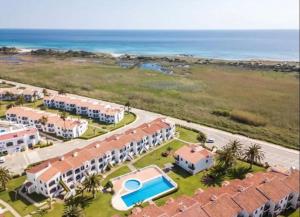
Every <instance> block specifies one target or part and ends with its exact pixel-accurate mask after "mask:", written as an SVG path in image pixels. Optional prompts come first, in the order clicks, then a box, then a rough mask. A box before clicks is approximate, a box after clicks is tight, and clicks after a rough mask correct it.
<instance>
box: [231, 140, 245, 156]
mask: <svg viewBox="0 0 300 217" xmlns="http://www.w3.org/2000/svg"><path fill="white" fill-rule="evenodd" d="M227 146H228V148H229V149H231V151H232V152H233V154H234V155H235V156H236V157H237V158H239V157H240V156H241V155H242V146H243V145H242V144H241V143H240V142H239V141H238V140H233V141H231V142H230V143H229V144H227Z"/></svg>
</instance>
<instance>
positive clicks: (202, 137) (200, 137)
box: [197, 131, 207, 145]
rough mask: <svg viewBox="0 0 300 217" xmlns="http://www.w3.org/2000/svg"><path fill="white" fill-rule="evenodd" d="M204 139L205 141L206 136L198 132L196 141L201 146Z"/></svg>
mask: <svg viewBox="0 0 300 217" xmlns="http://www.w3.org/2000/svg"><path fill="white" fill-rule="evenodd" d="M206 139H207V138H206V135H205V134H204V133H202V132H201V131H200V132H199V134H198V137H197V140H198V141H199V142H200V143H201V145H204V144H205V142H206Z"/></svg>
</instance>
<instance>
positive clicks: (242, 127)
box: [0, 57, 299, 148]
mask: <svg viewBox="0 0 300 217" xmlns="http://www.w3.org/2000/svg"><path fill="white" fill-rule="evenodd" d="M20 58H28V59H29V60H32V61H24V63H22V64H21V65H18V64H16V65H12V64H7V63H0V77H1V78H4V79H8V80H14V81H19V82H24V83H29V84H34V85H38V86H42V87H45V88H51V89H56V90H59V89H64V90H65V91H67V92H70V93H74V94H79V95H83V96H89V97H92V98H99V99H103V100H107V101H112V102H117V103H121V104H125V103H126V102H127V101H130V103H131V105H132V106H133V107H137V108H141V109H146V110H151V111H154V112H158V113H162V114H167V115H169V116H174V117H177V118H180V119H185V120H188V121H192V122H196V123H202V124H205V125H209V126H213V127H216V128H220V129H224V130H227V131H231V132H234V133H240V134H244V135H247V136H250V137H254V138H258V139H263V140H267V141H270V142H274V143H277V144H280V145H283V146H289V147H293V148H299V91H298V90H299V77H298V76H297V75H296V74H295V73H284V72H273V71H264V70H250V69H245V68H241V67H234V66H225V65H223V66H221V65H210V64H209V65H191V67H190V69H188V70H186V69H179V68H176V69H174V74H173V75H166V74H162V73H157V72H151V71H149V70H148V71H145V70H142V69H138V68H132V69H125V68H120V67H119V66H117V65H115V64H112V63H110V64H99V63H92V62H91V61H89V60H87V62H85V63H77V62H75V61H73V60H72V58H64V59H63V60H62V59H61V60H60V59H55V58H47V57H46V58H42V57H20ZM33 58H36V59H33ZM254 99H255V100H254ZM216 110H226V111H229V112H231V113H232V114H234V115H235V116H237V114H238V115H241V114H242V115H244V116H246V117H249V118H254V119H258V120H260V119H262V120H263V122H264V123H265V125H263V126H257V127H255V126H253V125H250V124H245V123H241V122H239V121H237V119H236V117H235V118H230V117H226V116H218V115H216V114H215V113H214V111H216Z"/></svg>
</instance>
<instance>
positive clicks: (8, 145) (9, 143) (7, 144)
mask: <svg viewBox="0 0 300 217" xmlns="http://www.w3.org/2000/svg"><path fill="white" fill-rule="evenodd" d="M13 145H14V143H12V142H8V143H6V147H10V146H13Z"/></svg>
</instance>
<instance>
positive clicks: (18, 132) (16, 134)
mask: <svg viewBox="0 0 300 217" xmlns="http://www.w3.org/2000/svg"><path fill="white" fill-rule="evenodd" d="M37 131H38V130H37V129H36V128H34V127H29V128H24V129H22V130H16V131H13V132H7V133H3V134H0V141H5V140H10V139H13V138H20V137H24V136H30V135H35V134H36V133H37Z"/></svg>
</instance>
